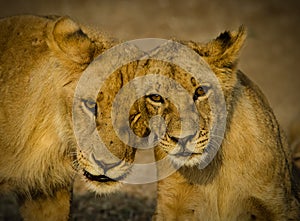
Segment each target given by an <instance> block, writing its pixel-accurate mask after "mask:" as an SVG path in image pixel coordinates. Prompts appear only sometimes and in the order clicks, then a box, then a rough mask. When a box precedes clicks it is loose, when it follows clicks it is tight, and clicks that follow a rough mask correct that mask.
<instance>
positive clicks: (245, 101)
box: [141, 28, 300, 221]
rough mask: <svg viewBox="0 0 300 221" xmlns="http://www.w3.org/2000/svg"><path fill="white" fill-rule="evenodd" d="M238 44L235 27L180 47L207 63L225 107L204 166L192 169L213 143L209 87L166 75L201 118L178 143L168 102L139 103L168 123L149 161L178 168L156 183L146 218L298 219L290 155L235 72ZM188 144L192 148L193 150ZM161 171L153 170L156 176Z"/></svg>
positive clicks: (264, 107) (256, 93)
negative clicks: (219, 135) (220, 132)
mask: <svg viewBox="0 0 300 221" xmlns="http://www.w3.org/2000/svg"><path fill="white" fill-rule="evenodd" d="M244 39H245V31H244V29H243V28H241V29H240V30H239V31H238V32H224V33H222V34H221V35H220V36H219V37H218V38H216V39H215V40H212V41H211V42H209V43H207V44H198V43H194V42H182V43H183V44H185V45H187V46H188V47H190V48H192V49H193V50H194V51H195V52H197V53H198V54H199V55H200V56H202V58H203V59H205V60H206V62H207V63H208V64H209V66H210V68H211V69H212V70H213V72H214V73H215V75H216V77H217V78H218V80H219V82H220V85H221V88H222V90H223V93H224V97H225V101H226V109H227V121H226V122H227V124H226V130H225V134H224V138H223V140H222V143H221V146H220V149H219V151H218V152H217V154H216V156H215V158H214V159H213V160H212V162H211V163H210V164H209V165H208V166H206V167H205V168H199V165H201V163H203V162H202V161H203V158H202V155H203V154H204V153H205V154H207V155H209V154H211V153H210V151H212V150H213V149H214V148H212V147H214V145H215V143H214V142H212V137H213V134H211V133H210V128H211V122H212V119H214V117H216V116H211V111H210V109H209V108H208V105H207V104H208V98H209V96H211V95H212V94H213V93H214V91H213V90H212V88H210V87H207V86H202V85H201V82H195V79H193V78H192V77H184V76H188V75H183V74H182V73H179V72H177V73H176V69H173V70H175V73H173V76H175V78H176V75H177V79H180V78H181V80H179V81H180V83H181V84H182V85H184V87H186V88H189V91H192V93H191V94H190V96H191V97H192V99H193V100H194V103H195V105H196V107H197V110H198V112H199V113H200V118H201V119H203V120H200V121H199V122H200V123H199V125H197V127H198V128H200V129H199V130H200V132H198V133H190V134H189V133H188V132H187V133H186V134H184V137H179V136H178V134H179V133H178V130H179V129H180V128H179V127H178V125H177V124H176V122H175V120H174V119H180V118H179V117H178V116H177V115H178V113H177V112H176V111H174V110H172V108H171V106H172V105H171V103H169V101H168V99H166V98H164V97H163V96H160V99H157V96H158V95H156V97H155V98H151V97H147V98H146V100H145V102H147V106H146V107H145V109H147V110H148V109H149V110H153V109H155V110H157V113H159V114H160V115H161V116H164V118H165V121H166V125H167V129H166V134H165V135H164V137H163V138H162V142H161V143H160V144H159V145H158V146H157V147H156V151H155V155H156V160H161V159H163V158H165V157H167V156H168V157H169V159H170V162H171V165H173V166H174V167H176V165H178V164H180V163H181V164H183V166H182V167H181V168H180V169H178V170H177V171H176V172H174V173H173V174H172V175H170V176H168V177H167V178H165V179H162V180H160V181H159V182H158V202H157V208H156V213H155V215H154V217H153V220H201V221H216V220H220V221H221V220H222V221H241V220H242V221H247V220H299V218H300V209H299V205H300V204H299V195H297V190H296V185H295V183H294V177H293V176H292V164H291V150H290V148H289V146H288V144H287V141H286V138H285V136H284V133H283V131H282V130H281V128H280V126H279V125H278V123H277V120H276V118H275V116H274V114H273V111H272V109H271V108H270V106H269V104H268V101H267V100H266V98H265V96H264V95H263V94H262V92H261V91H260V89H259V88H258V87H257V86H256V85H255V84H254V83H253V82H252V81H251V80H250V79H249V78H247V76H246V75H245V74H243V73H242V72H241V71H239V70H238V69H237V60H238V54H239V51H240V49H241V47H242V45H243V42H244ZM179 75H180V76H181V77H178V76H179ZM147 99H148V100H149V101H148V100H147ZM153 107H154V108H153ZM147 110H143V111H142V112H143V113H142V115H145V117H144V118H145V119H150V117H151V116H153V115H155V114H157V113H154V114H153V113H151V116H146V115H149V112H150V111H149V110H148V111H147ZM184 117H186V118H188V117H189V116H185V115H184ZM190 118H191V116H190ZM190 121H191V122H192V120H191V119H190ZM141 125H142V124H141ZM191 126H192V124H191ZM191 131H192V130H191ZM180 139H181V140H182V141H181V142H179V140H180ZM191 143H193V144H195V147H194V149H193V150H192V149H191V148H190V146H191V145H190V144H191ZM176 145H177V146H178V145H179V146H180V148H176ZM176 151H177V152H176ZM185 153H189V154H185ZM163 170H164V168H163V167H161V168H160V167H158V174H159V173H161V172H163Z"/></svg>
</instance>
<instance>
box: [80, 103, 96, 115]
mask: <svg viewBox="0 0 300 221" xmlns="http://www.w3.org/2000/svg"><path fill="white" fill-rule="evenodd" d="M82 102H83V104H84V106H85V107H86V109H88V110H89V111H90V112H92V113H93V115H95V116H97V103H96V102H95V101H92V100H89V99H87V100H86V99H83V100H82Z"/></svg>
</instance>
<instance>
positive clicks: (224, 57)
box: [186, 26, 246, 69]
mask: <svg viewBox="0 0 300 221" xmlns="http://www.w3.org/2000/svg"><path fill="white" fill-rule="evenodd" d="M245 39H246V30H245V28H244V26H241V27H240V28H239V29H238V31H233V32H231V31H225V32H223V33H221V34H220V35H219V36H218V37H217V38H216V39H214V40H212V41H210V42H208V43H207V44H199V43H195V42H188V43H186V44H187V45H188V46H189V47H190V48H192V49H193V50H194V51H195V52H197V53H198V54H199V55H201V56H202V57H203V58H204V59H205V60H206V61H207V62H208V63H209V64H210V65H213V66H214V67H216V68H221V69H222V68H230V69H233V68H234V67H235V66H236V64H237V60H238V56H239V52H240V50H241V48H242V46H243V44H244V41H245Z"/></svg>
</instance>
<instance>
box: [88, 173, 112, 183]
mask: <svg viewBox="0 0 300 221" xmlns="http://www.w3.org/2000/svg"><path fill="white" fill-rule="evenodd" d="M83 175H84V176H85V177H86V178H87V179H88V180H91V181H97V182H100V183H107V182H117V181H116V180H114V179H112V178H110V177H107V176H105V175H93V174H91V173H89V172H87V171H86V170H84V172H83Z"/></svg>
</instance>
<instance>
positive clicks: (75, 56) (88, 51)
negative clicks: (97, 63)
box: [52, 17, 94, 64]
mask: <svg viewBox="0 0 300 221" xmlns="http://www.w3.org/2000/svg"><path fill="white" fill-rule="evenodd" d="M52 34H53V40H54V42H55V43H56V45H57V46H58V48H59V49H60V50H61V51H63V52H64V53H65V54H66V55H67V57H68V58H69V59H71V60H72V61H74V62H76V63H79V64H87V63H90V62H91V60H92V59H93V55H94V45H93V43H92V41H91V40H90V39H89V37H88V36H87V35H86V34H85V33H83V32H82V30H81V28H80V27H79V25H78V24H77V23H75V22H74V21H73V20H71V19H70V18H69V17H62V18H59V19H58V20H57V21H56V23H55V24H54V28H53V32H52Z"/></svg>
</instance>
